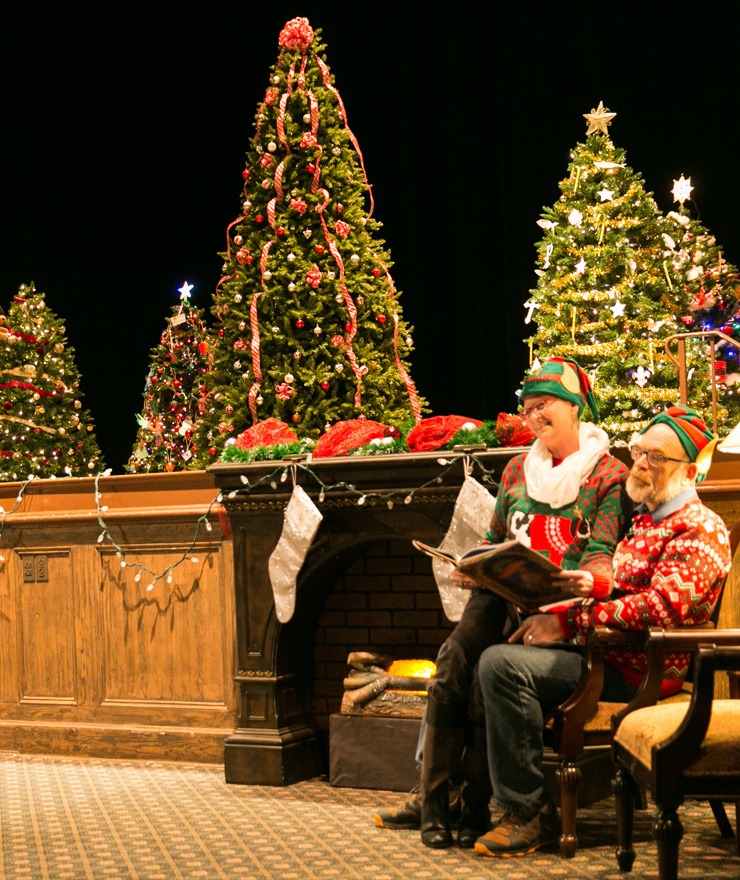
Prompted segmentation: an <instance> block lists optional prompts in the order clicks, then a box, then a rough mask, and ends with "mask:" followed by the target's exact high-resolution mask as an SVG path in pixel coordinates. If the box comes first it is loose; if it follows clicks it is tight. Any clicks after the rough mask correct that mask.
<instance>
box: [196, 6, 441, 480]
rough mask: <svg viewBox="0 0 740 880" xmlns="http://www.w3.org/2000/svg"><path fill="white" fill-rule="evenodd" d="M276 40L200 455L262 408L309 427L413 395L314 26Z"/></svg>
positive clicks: (357, 162)
mask: <svg viewBox="0 0 740 880" xmlns="http://www.w3.org/2000/svg"><path fill="white" fill-rule="evenodd" d="M279 47H280V51H279V56H278V60H277V62H276V63H275V65H274V66H273V68H272V70H271V73H270V78H269V85H268V87H267V90H266V92H265V95H264V98H263V99H262V100H261V101H260V103H259V105H258V108H257V114H256V120H255V131H254V135H253V137H252V139H251V145H250V149H249V151H248V153H247V157H246V167H245V169H244V171H243V173H242V177H243V181H244V183H243V191H242V196H241V212H240V214H239V216H238V217H237V218H236V219H235V220H234V222H233V223H232V224H230V226H229V228H228V231H227V246H226V251H225V252H224V253H223V254H222V257H223V260H224V264H223V277H222V278H221V280H220V282H219V284H218V286H217V290H216V292H215V294H214V302H213V307H212V314H213V317H214V319H215V329H216V330H217V334H218V344H217V346H216V347H215V350H214V363H213V370H212V371H211V373H210V374H209V377H208V379H207V385H208V398H207V403H206V406H205V410H204V412H203V416H202V419H201V422H200V426H199V428H198V431H197V434H196V446H197V453H196V455H197V460H198V463H199V464H200V465H201V466H206V465H208V464H210V463H211V462H212V461H214V460H215V458H216V457H217V456H218V455H219V454H220V452H221V450H222V449H223V447H224V444H225V443H226V442H227V441H228V440H229V439H232V438H234V437H236V436H237V435H238V434H239V433H240V432H241V431H243V430H244V429H245V428H248V427H250V426H251V425H254V424H257V423H259V422H261V421H263V420H266V419H268V418H275V419H279V420H280V421H282V422H284V423H287V424H291V425H292V426H294V427H295V429H296V430H297V431H299V433H300V434H301V435H302V436H305V437H313V438H316V437H318V436H319V435H320V434H321V433H322V432H323V431H325V430H326V429H327V428H328V427H330V426H331V425H332V424H334V423H336V422H339V421H343V420H349V419H357V418H367V419H373V420H377V421H379V422H384V423H389V424H394V425H400V424H403V423H404V422H410V421H415V420H418V419H419V418H420V415H421V412H422V409H423V407H424V401H423V400H422V399H421V398H420V397H419V396H418V394H417V391H416V388H415V386H414V383H413V381H412V379H411V376H410V373H409V365H408V357H409V353H410V351H411V350H412V347H413V341H412V337H411V328H410V327H409V326H408V325H407V324H406V322H405V321H404V320H403V317H402V314H401V308H400V305H399V301H398V300H399V292H398V291H397V290H396V289H395V285H394V282H393V278H392V276H391V274H390V268H391V266H392V263H391V259H390V254H389V252H388V251H387V250H386V248H385V243H384V242H383V241H382V239H380V238H379V236H378V232H379V229H380V223H379V222H378V221H376V220H375V219H374V218H373V217H372V208H373V200H372V194H371V187H370V184H369V183H368V180H367V177H366V174H365V167H364V162H363V157H362V153H361V151H360V148H359V144H358V143H357V140H356V138H355V136H354V135H353V133H352V131H351V129H350V128H349V125H348V121H347V113H346V110H345V107H344V104H343V102H342V99H341V97H340V94H339V92H338V90H337V88H336V87H335V85H334V77H333V75H332V74H331V72H330V70H329V67H328V65H327V63H326V60H325V58H324V50H325V47H324V45H323V44H322V43H321V40H320V31H318V30H317V31H313V30H312V28H311V26H310V24H309V22H308V20H307V19H305V18H296V19H293V20H292V21H289V22H288V23H287V24H286V25H285V27H284V28H283V30H282V32H281V34H280V38H279Z"/></svg>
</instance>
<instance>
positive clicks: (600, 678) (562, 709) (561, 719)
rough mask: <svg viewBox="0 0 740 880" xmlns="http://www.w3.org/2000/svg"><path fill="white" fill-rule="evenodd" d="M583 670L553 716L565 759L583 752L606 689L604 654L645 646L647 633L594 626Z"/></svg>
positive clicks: (586, 642) (556, 736) (554, 728)
mask: <svg viewBox="0 0 740 880" xmlns="http://www.w3.org/2000/svg"><path fill="white" fill-rule="evenodd" d="M585 640H586V641H585V650H584V658H583V670H582V671H581V677H580V679H579V680H578V684H577V685H576V688H575V690H574V691H573V693H572V694H571V695H570V696H569V697H568V698H567V699H566V700H564V701H563V702H562V703H561V704H560V705H559V706H557V707H556V708H555V710H554V712H553V719H552V729H553V737H554V740H555V742H556V743H557V744H558V745H559V751H560V752H561V754H563V755H569V756H575V755H578V754H580V752H582V751H583V748H584V727H585V725H586V724H587V723H588V722H589V721H590V720H591V719H592V718H593V717H594V715H595V714H596V711H597V709H598V705H599V698H600V697H601V691H602V690H603V687H604V651H605V649H606V648H608V647H627V646H633V647H634V648H636V649H639V648H640V647H642V646H644V645H645V642H646V640H647V633H646V632H645V631H640V630H621V629H611V628H609V627H606V626H595V627H592V628H591V629H589V630H588V632H587V633H586V636H585Z"/></svg>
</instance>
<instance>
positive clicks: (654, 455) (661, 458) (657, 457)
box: [630, 446, 691, 468]
mask: <svg viewBox="0 0 740 880" xmlns="http://www.w3.org/2000/svg"><path fill="white" fill-rule="evenodd" d="M630 455H631V456H632V461H639V460H640V459H641V458H642V456H643V455H644V456H645V457H646V458H647V463H648V464H649V465H650V466H651V467H654V468H659V467H662V466H663V465H664V464H665V463H666V462H667V461H678V462H680V463H681V464H691V462H690V461H688V459H685V458H670V456H668V455H663V453H662V452H658V450H657V449H643V448H642V446H630Z"/></svg>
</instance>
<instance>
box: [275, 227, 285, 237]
mask: <svg viewBox="0 0 740 880" xmlns="http://www.w3.org/2000/svg"><path fill="white" fill-rule="evenodd" d="M275 233H276V234H277V235H278V236H279V237H280V238H282V237H283V236H284V235H285V227H284V226H278V228H277V229H276V230H275Z"/></svg>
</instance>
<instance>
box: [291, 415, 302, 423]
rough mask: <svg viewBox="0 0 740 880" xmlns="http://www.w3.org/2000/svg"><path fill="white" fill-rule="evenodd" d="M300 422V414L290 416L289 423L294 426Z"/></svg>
mask: <svg viewBox="0 0 740 880" xmlns="http://www.w3.org/2000/svg"><path fill="white" fill-rule="evenodd" d="M300 420H301V414H300V413H293V415H292V416H291V421H292V422H293V423H294V424H298V422H300Z"/></svg>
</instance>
